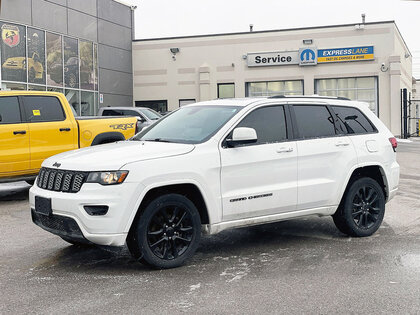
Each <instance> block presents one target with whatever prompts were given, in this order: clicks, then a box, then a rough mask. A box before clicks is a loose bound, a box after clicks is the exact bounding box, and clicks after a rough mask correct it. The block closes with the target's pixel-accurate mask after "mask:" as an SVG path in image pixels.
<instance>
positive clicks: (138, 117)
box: [136, 116, 146, 123]
mask: <svg viewBox="0 0 420 315" xmlns="http://www.w3.org/2000/svg"><path fill="white" fill-rule="evenodd" d="M136 117H137V121H138V122H141V123H144V122H146V119H144V118H143V117H140V116H136Z"/></svg>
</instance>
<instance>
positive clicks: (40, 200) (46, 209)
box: [35, 196, 52, 215]
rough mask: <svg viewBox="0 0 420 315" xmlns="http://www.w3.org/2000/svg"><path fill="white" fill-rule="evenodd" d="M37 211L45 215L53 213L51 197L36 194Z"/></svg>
mask: <svg viewBox="0 0 420 315" xmlns="http://www.w3.org/2000/svg"><path fill="white" fill-rule="evenodd" d="M35 212H36V213H39V214H43V215H50V214H52V210H51V199H50V198H44V197H40V196H35Z"/></svg>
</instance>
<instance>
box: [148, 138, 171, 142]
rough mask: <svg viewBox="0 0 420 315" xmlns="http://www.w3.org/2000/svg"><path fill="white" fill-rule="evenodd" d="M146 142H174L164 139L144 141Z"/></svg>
mask: <svg viewBox="0 0 420 315" xmlns="http://www.w3.org/2000/svg"><path fill="white" fill-rule="evenodd" d="M142 140H144V141H153V142H169V143H170V142H172V141H170V140H166V139H162V138H155V139H142Z"/></svg>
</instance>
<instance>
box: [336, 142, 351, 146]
mask: <svg viewBox="0 0 420 315" xmlns="http://www.w3.org/2000/svg"><path fill="white" fill-rule="evenodd" d="M348 145H350V142H345V141H338V142H336V143H335V146H336V147H346V146H348Z"/></svg>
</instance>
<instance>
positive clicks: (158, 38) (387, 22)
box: [114, 0, 405, 43]
mask: <svg viewBox="0 0 420 315" xmlns="http://www.w3.org/2000/svg"><path fill="white" fill-rule="evenodd" d="M114 1H116V0H114ZM390 23H393V24H394V25H395V26H396V27H397V25H396V24H395V21H394V20H389V21H377V22H367V23H364V24H365V25H376V24H390ZM357 24H362V23H360V22H359V23H357V22H356V23H348V24H335V25H320V26H308V27H296V28H286V29H275V30H264V31H253V32H233V33H215V34H203V35H187V36H173V37H154V38H140V39H133V42H146V41H155V40H171V39H183V38H200V37H214V36H229V35H249V34H264V33H275V32H287V31H300V30H311V29H317V28H332V27H348V26H354V25H357ZM397 30H398V27H397ZM398 32H399V33H400V31H399V30H398ZM400 35H401V33H400ZM401 37H402V36H401ZM404 43H405V42H404Z"/></svg>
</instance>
